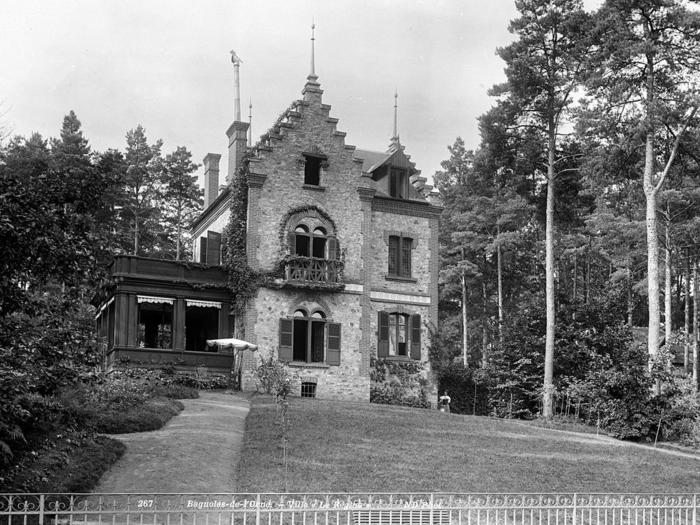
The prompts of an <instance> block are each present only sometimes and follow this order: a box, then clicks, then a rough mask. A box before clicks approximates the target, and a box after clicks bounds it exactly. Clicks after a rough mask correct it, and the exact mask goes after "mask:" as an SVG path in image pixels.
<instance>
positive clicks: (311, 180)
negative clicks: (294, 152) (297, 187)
mask: <svg viewBox="0 0 700 525" xmlns="http://www.w3.org/2000/svg"><path fill="white" fill-rule="evenodd" d="M304 157H305V158H306V164H304V184H309V185H311V186H319V185H320V184H321V164H322V163H323V158H321V157H315V156H313V155H304Z"/></svg>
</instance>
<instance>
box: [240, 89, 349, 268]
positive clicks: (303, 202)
mask: <svg viewBox="0 0 700 525" xmlns="http://www.w3.org/2000/svg"><path fill="white" fill-rule="evenodd" d="M329 110H330V106H326V105H320V104H313V103H312V104H309V105H301V106H299V107H298V113H296V115H297V116H293V117H292V118H290V122H289V124H288V126H287V127H281V129H280V135H279V138H273V139H271V146H270V147H271V149H270V150H269V151H263V152H261V155H260V161H259V162H255V163H252V164H251V171H253V172H254V173H256V174H258V175H262V176H264V177H265V182H264V184H263V186H262V190H261V192H260V197H259V201H258V206H257V207H256V208H255V209H251V210H250V216H249V235H250V234H251V232H250V229H251V228H254V227H255V228H258V232H257V234H258V235H257V238H258V239H259V240H258V243H259V244H258V246H257V259H258V262H259V267H260V269H263V270H270V269H272V268H273V267H274V265H275V264H276V263H277V261H279V260H280V259H281V258H282V257H283V256H284V255H285V253H286V250H287V235H286V230H285V228H286V227H287V225H286V224H283V221H284V219H285V218H286V217H288V216H289V213H291V212H292V211H293V210H296V209H299V208H301V207H304V206H315V207H317V208H318V209H319V210H320V211H321V212H322V213H325V214H326V215H327V216H328V217H330V219H331V220H332V221H333V223H334V224H335V226H336V234H337V239H338V243H339V248H340V250H341V253H342V254H343V255H344V257H345V279H346V281H348V282H359V280H360V279H361V269H362V260H361V257H360V249H359V248H360V246H361V242H362V227H361V226H362V214H361V210H360V200H359V196H358V194H357V189H356V188H357V185H358V180H359V179H360V176H361V165H360V164H359V163H358V162H356V161H355V160H354V159H353V151H354V148H352V147H346V146H345V140H344V134H343V133H339V132H337V131H336V120H335V119H332V118H330V117H329ZM311 150H314V151H320V152H321V153H323V154H324V155H326V156H327V157H328V161H327V167H326V168H324V169H323V170H322V173H321V178H320V184H319V186H310V185H305V184H304V163H305V160H304V156H303V155H302V153H303V152H305V151H311Z"/></svg>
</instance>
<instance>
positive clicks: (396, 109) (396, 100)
mask: <svg viewBox="0 0 700 525" xmlns="http://www.w3.org/2000/svg"><path fill="white" fill-rule="evenodd" d="M398 113H399V88H398V87H397V88H396V91H394V134H393V136H392V137H391V146H390V147H391V148H394V147H396V148H398V147H399V125H398Z"/></svg>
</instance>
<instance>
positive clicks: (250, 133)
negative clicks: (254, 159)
mask: <svg viewBox="0 0 700 525" xmlns="http://www.w3.org/2000/svg"><path fill="white" fill-rule="evenodd" d="M252 145H253V99H252V98H251V99H250V104H249V105H248V146H252Z"/></svg>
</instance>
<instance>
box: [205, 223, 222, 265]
mask: <svg viewBox="0 0 700 525" xmlns="http://www.w3.org/2000/svg"><path fill="white" fill-rule="evenodd" d="M207 262H208V263H209V264H221V234H220V233H218V232H212V231H210V232H207Z"/></svg>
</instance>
